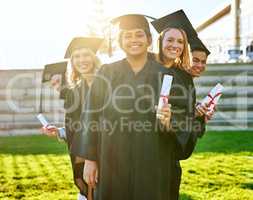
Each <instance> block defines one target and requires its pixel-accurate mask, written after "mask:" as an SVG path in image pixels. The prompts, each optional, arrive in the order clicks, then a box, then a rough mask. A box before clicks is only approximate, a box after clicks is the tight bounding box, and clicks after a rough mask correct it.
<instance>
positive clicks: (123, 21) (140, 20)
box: [111, 14, 155, 32]
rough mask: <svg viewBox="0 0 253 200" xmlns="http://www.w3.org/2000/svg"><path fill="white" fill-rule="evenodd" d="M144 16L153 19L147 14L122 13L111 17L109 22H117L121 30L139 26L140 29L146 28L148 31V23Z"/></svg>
mask: <svg viewBox="0 0 253 200" xmlns="http://www.w3.org/2000/svg"><path fill="white" fill-rule="evenodd" d="M146 17H147V18H150V19H153V20H154V19H155V18H153V17H151V16H148V15H142V14H127V15H122V16H119V17H116V18H114V19H112V20H111V23H112V24H114V25H116V24H117V23H119V28H120V29H123V30H131V29H136V28H141V29H145V30H148V31H149V32H150V29H149V23H148V20H147V19H146Z"/></svg>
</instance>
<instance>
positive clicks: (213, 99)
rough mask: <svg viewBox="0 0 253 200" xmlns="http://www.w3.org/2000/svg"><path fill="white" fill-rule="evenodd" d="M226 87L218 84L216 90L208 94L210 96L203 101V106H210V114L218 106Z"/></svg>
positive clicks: (213, 89)
mask: <svg viewBox="0 0 253 200" xmlns="http://www.w3.org/2000/svg"><path fill="white" fill-rule="evenodd" d="M223 89H224V87H223V86H222V85H221V84H220V83H218V84H217V85H216V86H215V87H214V88H212V89H211V91H210V92H209V93H208V95H207V96H206V97H205V98H204V99H203V100H202V101H201V104H202V105H204V104H207V106H208V109H209V111H208V113H210V112H212V111H213V109H214V107H215V106H216V105H217V103H218V101H219V99H220V97H221V95H222V92H223Z"/></svg>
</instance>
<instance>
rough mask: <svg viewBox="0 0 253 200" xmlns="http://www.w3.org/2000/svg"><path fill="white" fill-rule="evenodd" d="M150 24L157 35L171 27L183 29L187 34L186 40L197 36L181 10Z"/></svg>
mask: <svg viewBox="0 0 253 200" xmlns="http://www.w3.org/2000/svg"><path fill="white" fill-rule="evenodd" d="M151 24H152V25H153V26H154V28H155V29H156V31H157V32H158V33H161V32H162V31H164V30H165V29H167V28H169V27H171V28H180V29H183V30H184V31H185V33H186V34H187V38H188V40H190V38H194V37H196V36H197V35H198V34H197V32H196V30H195V29H194V28H193V26H192V24H191V22H190V20H189V19H188V17H187V16H186V14H185V12H184V11H183V10H178V11H176V12H173V13H171V14H169V15H166V16H164V17H161V18H159V19H156V20H154V21H152V22H151Z"/></svg>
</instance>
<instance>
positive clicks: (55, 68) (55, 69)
mask: <svg viewBox="0 0 253 200" xmlns="http://www.w3.org/2000/svg"><path fill="white" fill-rule="evenodd" d="M67 65H68V62H67V61H64V62H58V63H53V64H47V65H45V68H44V70H43V75H42V83H45V82H47V81H50V80H51V78H52V76H53V75H55V74H61V75H63V76H64V75H65V72H66V70H67Z"/></svg>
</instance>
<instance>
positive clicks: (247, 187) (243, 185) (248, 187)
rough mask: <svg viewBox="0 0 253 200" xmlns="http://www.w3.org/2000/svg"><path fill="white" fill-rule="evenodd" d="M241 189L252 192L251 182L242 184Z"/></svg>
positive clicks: (252, 184)
mask: <svg viewBox="0 0 253 200" xmlns="http://www.w3.org/2000/svg"><path fill="white" fill-rule="evenodd" d="M240 187H241V188H243V189H249V190H253V182H252V183H243V184H241V186H240Z"/></svg>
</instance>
